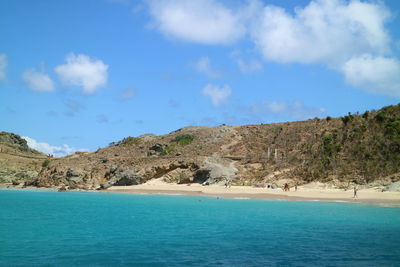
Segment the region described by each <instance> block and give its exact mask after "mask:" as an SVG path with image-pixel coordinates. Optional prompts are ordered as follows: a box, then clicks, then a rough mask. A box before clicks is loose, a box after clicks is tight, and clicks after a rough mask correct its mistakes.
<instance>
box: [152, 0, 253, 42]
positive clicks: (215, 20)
mask: <svg viewBox="0 0 400 267" xmlns="http://www.w3.org/2000/svg"><path fill="white" fill-rule="evenodd" d="M149 7H150V14H151V16H152V17H153V20H154V24H155V27H156V28H158V29H159V30H160V31H161V32H162V33H164V34H165V35H167V36H169V37H173V38H177V39H180V40H184V41H190V42H195V43H201V44H230V43H233V42H235V41H237V40H239V39H240V38H241V37H242V36H243V35H244V34H245V31H246V29H245V27H244V25H243V23H242V21H241V17H240V16H239V15H238V13H235V12H234V11H233V10H231V9H229V8H227V7H225V6H224V5H222V4H221V3H220V2H218V1H216V0H196V1H186V0H150V1H149Z"/></svg>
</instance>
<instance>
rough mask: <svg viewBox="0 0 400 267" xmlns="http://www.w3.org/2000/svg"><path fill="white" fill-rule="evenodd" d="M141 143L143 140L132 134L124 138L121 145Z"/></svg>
mask: <svg viewBox="0 0 400 267" xmlns="http://www.w3.org/2000/svg"><path fill="white" fill-rule="evenodd" d="M140 143H141V142H140V139H139V138H137V137H132V136H128V137H126V138H124V139H122V141H121V145H126V146H129V145H138V144H140Z"/></svg>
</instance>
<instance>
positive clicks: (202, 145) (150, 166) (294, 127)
mask: <svg viewBox="0 0 400 267" xmlns="http://www.w3.org/2000/svg"><path fill="white" fill-rule="evenodd" d="M399 162H400V105H396V106H387V107H384V108H382V109H381V110H378V111H371V112H365V113H364V114H362V115H361V114H348V115H347V116H344V117H341V118H330V117H327V118H326V119H317V118H316V119H312V120H307V121H300V122H287V123H276V124H262V125H246V126H225V125H223V126H219V127H187V128H183V129H179V130H177V131H174V132H172V133H170V134H167V135H162V136H155V135H151V134H146V135H142V136H138V137H127V138H125V139H123V140H121V141H119V142H114V143H111V144H110V146H109V147H106V148H102V149H99V150H97V151H96V152H92V153H89V152H87V153H76V154H74V155H70V156H67V157H64V158H57V159H52V160H51V161H48V162H47V163H46V164H44V165H43V168H41V170H40V173H39V174H38V176H37V177H36V179H33V180H30V181H28V182H27V184H29V185H34V186H44V187H61V186H66V187H68V188H70V189H78V188H79V189H99V188H107V187H109V186H111V185H131V184H140V183H143V182H145V181H147V180H150V179H153V178H160V177H163V178H164V179H165V180H166V181H169V182H177V183H225V182H228V183H232V184H239V185H253V186H263V185H265V184H274V183H276V184H279V183H283V182H290V183H292V184H294V183H296V184H303V183H308V182H312V181H321V182H328V183H333V184H335V185H336V186H339V187H348V186H349V185H350V184H351V183H356V184H363V185H388V184H390V183H392V182H396V181H398V180H400V175H399V174H400V164H399Z"/></svg>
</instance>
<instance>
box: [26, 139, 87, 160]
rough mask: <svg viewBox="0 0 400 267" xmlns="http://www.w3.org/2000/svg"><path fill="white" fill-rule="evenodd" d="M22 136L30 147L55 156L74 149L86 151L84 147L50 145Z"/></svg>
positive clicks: (60, 155)
mask: <svg viewBox="0 0 400 267" xmlns="http://www.w3.org/2000/svg"><path fill="white" fill-rule="evenodd" d="M22 138H23V139H25V140H26V142H27V143H28V146H29V147H30V148H33V149H36V150H37V151H40V152H42V153H45V154H52V155H54V156H55V157H63V156H66V155H69V154H73V153H75V152H76V151H88V150H87V149H84V148H81V149H78V148H75V147H70V146H69V145H67V144H64V145H62V146H52V145H49V144H48V143H45V142H38V141H36V140H35V139H33V138H30V137H27V136H22Z"/></svg>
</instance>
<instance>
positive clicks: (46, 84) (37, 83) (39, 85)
mask: <svg viewBox="0 0 400 267" xmlns="http://www.w3.org/2000/svg"><path fill="white" fill-rule="evenodd" d="M22 79H23V80H24V82H25V83H26V85H27V86H28V87H30V88H31V89H32V90H34V91H38V92H52V91H54V89H55V85H54V82H53V80H52V79H51V78H50V77H49V75H47V74H45V73H42V72H38V71H36V70H35V69H33V68H32V69H29V70H26V71H24V73H23V74H22Z"/></svg>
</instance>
